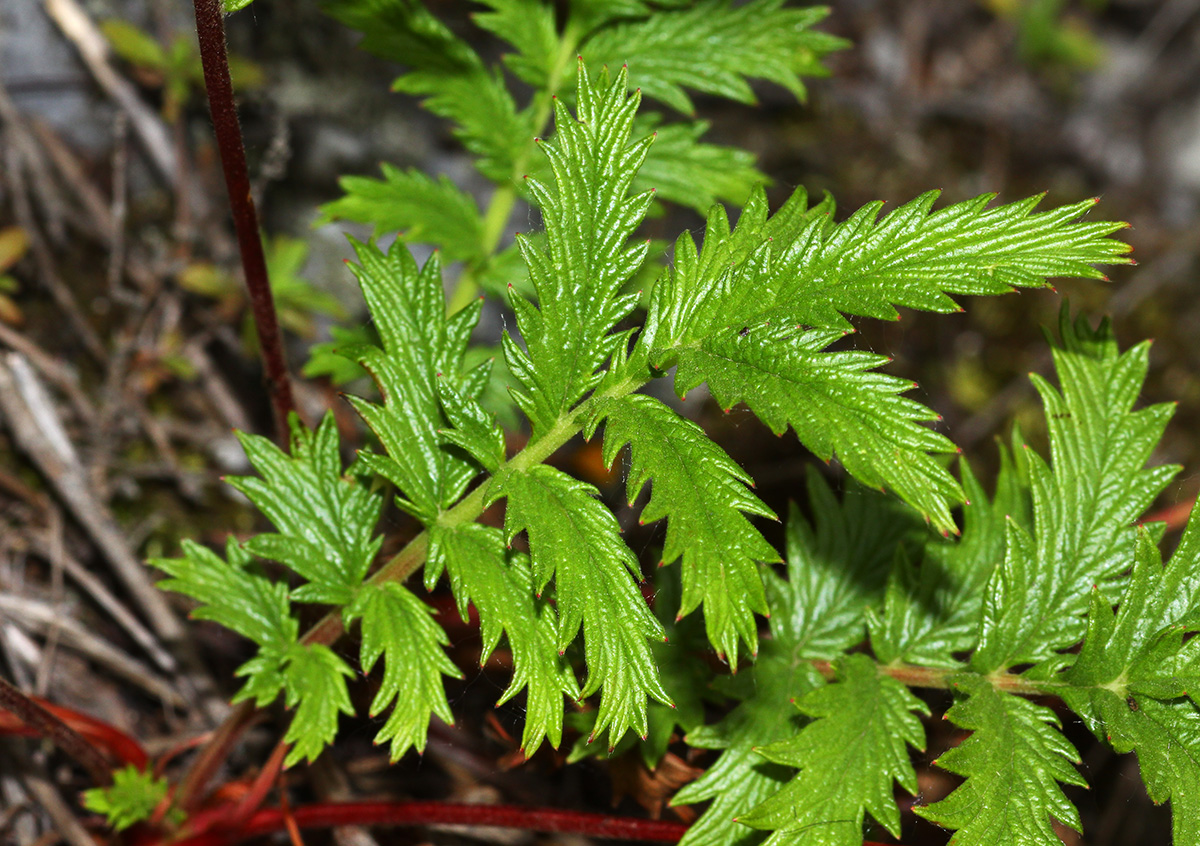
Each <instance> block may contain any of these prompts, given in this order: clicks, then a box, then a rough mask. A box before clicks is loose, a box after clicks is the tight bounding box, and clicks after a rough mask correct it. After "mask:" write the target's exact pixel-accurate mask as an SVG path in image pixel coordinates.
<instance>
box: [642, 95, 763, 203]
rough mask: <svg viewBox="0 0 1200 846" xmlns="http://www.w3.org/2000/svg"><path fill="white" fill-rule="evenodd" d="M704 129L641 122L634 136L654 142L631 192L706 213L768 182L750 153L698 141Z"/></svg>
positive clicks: (650, 119)
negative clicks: (652, 193) (650, 193)
mask: <svg viewBox="0 0 1200 846" xmlns="http://www.w3.org/2000/svg"><path fill="white" fill-rule="evenodd" d="M708 127H709V124H708V122H707V121H695V122H694V123H673V124H666V125H659V119H658V116H657V115H654V114H650V115H646V116H644V117H642V118H639V120H638V121H637V123H635V124H634V135H636V136H638V137H643V136H645V135H649V134H650V133H651V132H653V133H654V135H655V137H654V143H653V144H652V145H651V146H650V150H649V152H648V153H647V154H646V161H645V162H643V163H642V168H641V170H640V171H639V172H638V176H637V179H635V180H634V182H633V190H635V191H644V190H648V189H651V188H653V189H654V191H655V194H656V196H657V197H658V198H659V199H662V200H667V201H669V202H672V203H678V204H679V205H681V206H687V207H688V208H690V209H692V210H693V211H695V212H697V213H698V214H706V213H707V212H708V210H709V209H710V208H711V207H712V205H713V203H716V202H718V201H721V200H724V201H727V202H731V203H734V204H736V205H741V204H742V203H745V202H746V200H747V198H749V197H750V195H751V193H752V192H753V190H754V189H755V187H757V186H759V185H765V184H769V183H770V181H771V180H770V179H768V178H767V176H766V174H764V173H762V172H761V171H760V170H759V169H758V168H757V167H755V158H754V154H753V153H750V152H748V151H746V150H743V149H740V148H738V147H726V146H724V145H721V144H707V143H704V142H703V141H701V140H700V139H701V137H702V136H703V135H704V133H706V132H707V131H708Z"/></svg>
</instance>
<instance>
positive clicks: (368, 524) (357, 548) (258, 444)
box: [226, 413, 383, 605]
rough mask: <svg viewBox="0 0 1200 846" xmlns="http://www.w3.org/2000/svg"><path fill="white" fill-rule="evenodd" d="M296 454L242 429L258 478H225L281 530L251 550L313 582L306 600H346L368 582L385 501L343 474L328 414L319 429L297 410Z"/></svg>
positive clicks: (302, 597)
mask: <svg viewBox="0 0 1200 846" xmlns="http://www.w3.org/2000/svg"><path fill="white" fill-rule="evenodd" d="M291 424H292V443H291V452H292V454H291V456H288V455H286V454H285V453H284V452H283V451H281V450H280V449H279V448H278V447H276V446H275V445H274V444H272V443H271V442H270V441H269V440H267V439H266V438H263V437H261V436H259V435H250V434H246V433H244V432H239V433H237V435H238V440H239V441H241V444H242V448H243V449H244V450H245V451H246V457H247V458H248V459H249V460H250V463H251V465H253V467H254V469H255V470H257V471H258V473H259V476H258V477H254V476H236V477H230V478H227V479H226V481H227V482H228V483H229V484H230V485H231V486H232V487H234V488H236V489H237V490H239V491H241V492H242V493H243V494H245V495H246V497H247V498H249V499H250V501H251V502H253V503H254V505H255V507H257V508H258V510H259V511H261V512H262V513H263V514H264V515H265V516H266V517H267V518H268V519H269V520H270V521H271V522H272V523H273V524H274V525H275V528H276V529H277V530H278V531H277V532H275V533H269V534H260V535H256V536H254V537H252V538H250V539H249V540H248V541H246V544H245V548H246V549H247V550H248V551H250V552H252V553H254V554H255V555H260V556H262V557H264V558H270V559H272V560H274V561H278V562H280V563H281V564H286V565H287V566H288V567H290V568H291V569H292V570H293V571H295V572H296V573H297V574H298V575H300V576H301V577H302V578H304V579H305V580H306V581H307V582H308V584H305V585H302V586H301V587H299V588H297V589H296V590H295V591H294V592H293V594H292V596H293V598H294V599H296V600H298V601H300V602H321V603H331V604H339V605H340V604H342V603H345V602H348V601H349V600H350V598H351V597H352V596H353V594H354V591H355V590H356V589H357V588H358V586H359V585H361V584H362V580H363V577H364V576H365V575H366V572H367V569H368V568H369V567H370V566H371V562H372V561H373V560H374V558H375V554H376V553H377V552H378V551H379V545H380V543H381V542H382V537H381V536H377V535H375V524H376V523H377V522H378V521H379V512H380V509H381V508H382V505H383V502H382V499H381V498H380V497H379V496H376V495H375V494H372V493H371V492H370V491H368V490H367V489H366V488H364V487H363V486H362V485H360V484H359V483H358V482H357V481H356V480H354V479H351V478H346V477H345V476H343V471H342V460H341V456H340V455H339V454H338V437H337V426H336V424H335V423H334V421H333V415H332V413H329V414H326V415H325V417H324V419H323V420H322V421H321V424H320V426H318V427H317V429H316V431H315V432H311V433H310V432H309V431H308V430H307V429H305V428H304V427H303V425H301V424H300V423H299V421H298V419H297V418H296V417H295V416H294V415H293V417H292V420H291Z"/></svg>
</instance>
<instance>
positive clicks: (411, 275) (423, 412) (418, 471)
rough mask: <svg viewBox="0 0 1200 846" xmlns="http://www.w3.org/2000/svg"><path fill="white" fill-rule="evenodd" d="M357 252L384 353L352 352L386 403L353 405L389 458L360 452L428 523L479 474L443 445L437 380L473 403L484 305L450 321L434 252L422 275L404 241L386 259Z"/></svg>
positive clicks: (480, 375)
mask: <svg viewBox="0 0 1200 846" xmlns="http://www.w3.org/2000/svg"><path fill="white" fill-rule="evenodd" d="M355 250H356V251H357V253H358V257H359V261H360V262H361V264H360V265H358V266H355V265H351V268H352V269H353V271H354V273H355V275H356V276H357V277H358V281H359V284H360V285H362V290H363V297H364V298H365V299H366V301H367V305H368V306H369V307H370V309H371V314H372V315H373V319H374V321H375V326H376V329H378V331H379V338H380V343H381V345H382V348H378V347H361V348H359V349H357V350H354V351H347V354H348V355H352V356H353V357H354V358H355V359H356V360H357V361H358V362H359V363H361V364H362V365H363V366H364V367H366V368H367V370H368V371H370V373H371V375H372V376H373V377H374V378H375V381H376V384H377V385H378V386H379V390H380V393H381V394H382V395H383V404H382V405H377V404H375V403H371V402H368V401H366V400H363V399H359V398H357V397H351V398H350V402H351V403H352V404H353V405H354V407H355V409H357V411H358V413H359V414H360V415H362V417H363V419H364V420H365V421H366V423H367V425H368V426H370V427H371V429H372V430H374V432H375V434H376V435H378V436H379V440H380V442H381V443H382V444H383V446H384V449H385V450H387V454H386V455H368V454H366V453H363V454H362V456H361V460H362V461H363V462H364V464H365V465H366V466H367V467H368V468H370V469H371V470H372V471H374V472H376V473H379V474H380V475H382V476H384V477H386V478H388V479H389V480H391V481H392V482H393V483H394V484H395V485H396V487H397V488H399V490H400V492H401V494H402V498H399V499H397V504H398V505H400V507H401V508H403V509H405V510H406V511H408V512H409V513H411V514H413V515H414V516H416V517H417V518H419V519H420V520H422V521H423V522H425V523H430V522H432V521H433V520H435V519H436V518H437V515H438V514H440V513H441V512H442V510H443V509H445V508H448V507H449V506H450V505H452V504H453V503H454V502H455V500H457V499H458V498H459V496H461V495H462V492H463V491H464V490H465V488H466V486H467V484H468V483H469V482H470V481H471V479H472V478H474V477H475V476H476V475H477V474H478V472H479V466H478V465H477V464H476V463H475V462H474V461H473V460H471V459H470V458H469V457H467V456H465V455H463V454H462V453H461V452H459V451H457V450H451V449H448V448H447V447H446V446H445V445H444V444H443V443H442V441H441V439H440V438H439V436H438V430H439V429H441V428H444V427H445V426H446V423H447V421H446V419H445V417H444V416H443V413H442V404H441V401H440V399H439V382H442V381H444V383H445V385H446V387H447V388H450V389H455V390H458V391H460V392H461V393H462V394H463V395H464V396H465V397H467V398H473V397H474V396H476V395H477V394H478V393H479V391H480V390H481V389H482V387H483V384H484V382H485V381H486V378H487V371H486V369H482V370H481V369H478V368H477V369H475V370H473V371H470V372H468V373H464V372H463V369H464V368H463V364H462V363H463V356H464V354H465V351H466V348H467V342H468V340H469V339H470V335H471V330H472V329H474V327H475V324H476V323H477V322H478V320H479V309H480V303H479V302H478V301H476V302H475V303H474V304H472V305H469V306H467V307H466V308H464V309H463V310H461V311H459V312H457V313H456V314H454V315H452V316H451V317H449V318H447V317H446V304H445V294H444V293H443V289H442V278H441V268H440V264H439V262H438V259H437V256H436V254H435V255H434V256H433V257H432V258H430V259H429V261H427V262H426V263H425V266H424V267H423V268H422V269H421V270H419V271H418V270H417V263H416V261H415V260H414V259H413V257H412V254H411V253H410V252H409V251H408V248H407V247H405V246H404V245H403V244H402V243H400V242H396V243H395V244H393V245H392V247H391V249H389V250H388V252H387V254H386V255H385V254H384V253H382V252H380V251H379V250H378V249H377V248H376V247H375V246H374V245H371V244H360V243H357V242H355ZM439 377H440V378H439Z"/></svg>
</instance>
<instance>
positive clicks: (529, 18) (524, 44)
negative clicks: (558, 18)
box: [472, 0, 562, 89]
mask: <svg viewBox="0 0 1200 846" xmlns="http://www.w3.org/2000/svg"><path fill="white" fill-rule="evenodd" d="M480 1H481V2H482V3H483V4H484V5H485V6H487V7H489V8H490V9H491V10H492V11H490V12H476V13H475V14H474V15H473V16H472V19H473V20H474V21H475V23H477V24H478V25H479V26H481V27H483V28H484V29H486V30H488V31H489V32H492V33H494V34H496V35H498V36H500V37H501V38H503V39H504V40H505V41H507V42H508V43H509V44H511V45H512V46H514V47H516V48H517V51H518V52H516V53H509V54H506V55H505V56H504V64H506V65H508V69H509V70H511V71H512V72H513V73H514V74H516V75H517V77H518V78H519V79H521V80H524V81H525V82H528V83H529V84H530V85H532V86H533V87H534V88H535V89H545V88H547V87H548V86H549V82H550V79H551V78H552V77H553V76H554V74H555V66H556V64H557V62H558V61H559V54H560V53H561V52H562V51H561V50H560V48H559V38H558V32H557V31H556V28H555V21H554V7H553V6H552V5H551V4H549V3H544V2H542V0H480Z"/></svg>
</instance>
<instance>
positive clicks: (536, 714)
mask: <svg viewBox="0 0 1200 846" xmlns="http://www.w3.org/2000/svg"><path fill="white" fill-rule="evenodd" d="M429 560H430V564H431V566H432V567H433V568H434V569H433V571H434V572H437V573H440V572H442V571H443V570H445V571H446V572H447V573H448V574H449V576H450V585H451V587H452V588H453V590H454V597H455V600H456V601H457V602H458V607H459V610H460V612H461V613H462V614H463V616H464V618H465V617H466V613H467V604H468V603H469V602H473V603H474V604H475V607H476V609H477V610H478V612H479V624H480V628H481V634H482V637H483V654H482V655H481V656H480V663H481V664H482V663H483V662H484V661H486V660H487V658H488V656H489V655H491V653H492V650H494V649H495V648H496V645H497V644H498V643H499V642H500V637H501V635H502V634H503V635H504V636H506V637H507V638H508V645H509V648H510V649H511V650H512V655H513V677H512V681H511V682H510V683H509V686H508V689H507V690H505V691H504V693H503V695H502V696H501V697H500V702H507V701H508V700H509V699H511V698H512V697H513V696H515V695H516V694H518V693H520V692H521V690H522V689H526V690H527V695H526V700H525V733H524V736H523V737H522V739H521V748H522V750H524V752H525V754H526V755H527V756H529V755H532V754H533V753H534V752H535V751H536V750H537V748H538V746H540V745H541V743H542V740H543V739H546V740H549V741H550V745H551V746H554V747H555V748H558V745H559V743H561V742H562V727H563V696H568V697H570V698H571V699H577V698H578V697H579V687H578V685H577V684H576V682H575V676H574V674H573V673H572V671H571V667H570V665H569V664H567V662H566V661H564V660H563V658H562V656H561V655H560V654H559V649H560V647H559V645H558V619H557V617H556V616H555V614H554V610H553V608H551V606H550V605H549V603H548V602H545V601H543V600H541V599H536V598H535V597H534V595H533V579H532V574H531V572H530V569H529V564H528V561H527V560H526V559H525V557H524V556H522V555H519V554H517V553H513V552H508V553H507V554H506V551H505V548H504V537H503V535H502V534H501V532H500V531H499V530H498V529H495V528H492V527H490V526H483V525H480V524H478V523H469V524H466V525H462V526H457V527H454V528H448V527H446V526H434V527H433V528H432V529H431V530H430V534H429ZM426 572H427V575H428V573H429V572H430V571H429V570H428V569H427V571H426Z"/></svg>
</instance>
